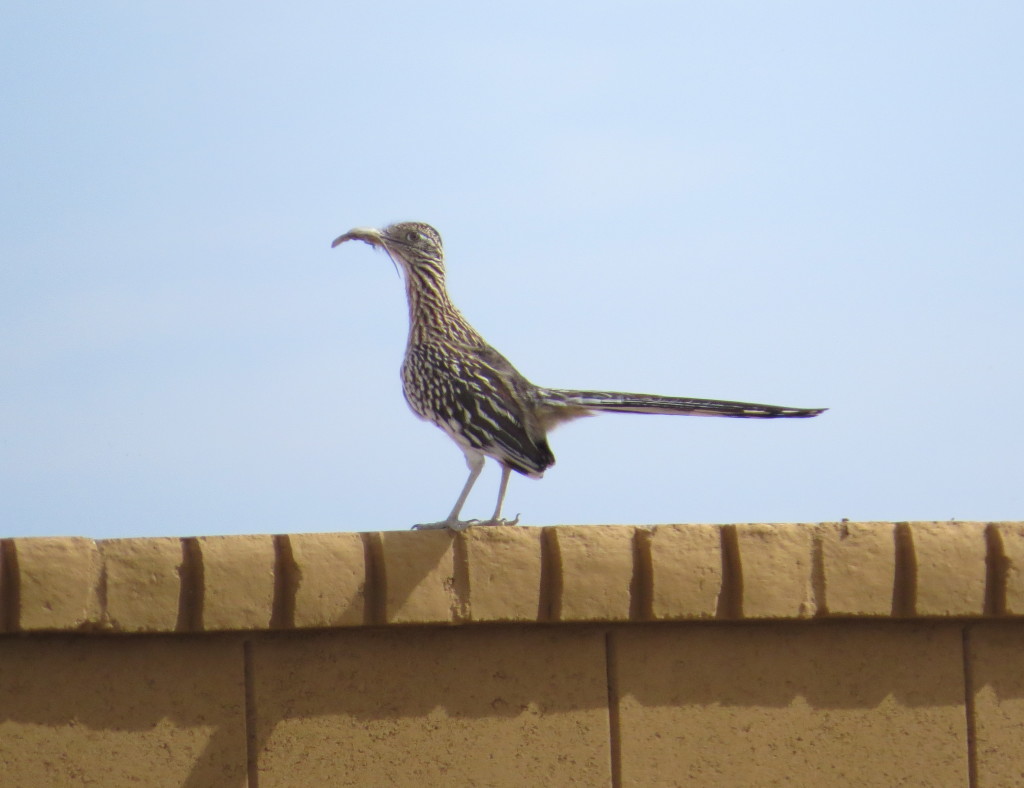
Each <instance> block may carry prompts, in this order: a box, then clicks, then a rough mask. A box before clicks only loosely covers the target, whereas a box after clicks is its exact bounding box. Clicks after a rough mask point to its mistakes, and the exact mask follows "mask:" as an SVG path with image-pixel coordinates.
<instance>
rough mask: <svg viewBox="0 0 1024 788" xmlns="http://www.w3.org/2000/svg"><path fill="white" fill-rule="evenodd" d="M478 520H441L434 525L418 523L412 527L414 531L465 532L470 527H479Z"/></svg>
mask: <svg viewBox="0 0 1024 788" xmlns="http://www.w3.org/2000/svg"><path fill="white" fill-rule="evenodd" d="M479 524H480V521H479V520H441V521H440V522H436V523H418V524H417V525H414V526H413V527H412V530H414V531H443V530H445V529H448V530H449V531H465V530H466V529H467V528H469V526H471V525H479Z"/></svg>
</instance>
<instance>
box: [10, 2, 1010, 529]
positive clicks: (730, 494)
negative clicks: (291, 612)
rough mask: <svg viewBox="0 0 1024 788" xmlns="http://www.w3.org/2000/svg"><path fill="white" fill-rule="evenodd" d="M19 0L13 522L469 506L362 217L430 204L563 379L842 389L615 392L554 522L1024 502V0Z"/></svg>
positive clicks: (453, 264) (1005, 508)
mask: <svg viewBox="0 0 1024 788" xmlns="http://www.w3.org/2000/svg"><path fill="white" fill-rule="evenodd" d="M4 17H5V18H4V24H3V25H2V26H0V61H2V63H0V65H2V68H0V100H2V105H3V107H4V109H3V116H2V121H0V169H2V172H3V175H4V177H3V182H4V186H3V188H2V189H0V200H2V206H0V208H2V210H0V217H2V218H0V222H2V233H0V259H2V265H0V368H2V369H3V374H2V376H0V430H2V434H0V523H2V524H0V535H2V536H16V535H57V534H82V535H86V536H94V537H116V536H145V535H157V534H167V535H178V534H180V535H188V534H208V533H244V532H297V531H329V530H385V529H400V528H407V527H408V526H409V525H411V524H412V523H415V522H421V521H425V520H436V519H440V518H442V517H443V516H445V515H446V514H447V512H448V510H449V509H450V508H451V504H452V503H453V501H454V499H455V497H456V494H457V493H458V491H459V489H460V488H461V485H462V483H463V481H464V478H465V473H466V471H465V466H464V464H463V459H462V456H461V453H460V452H459V451H458V449H457V448H456V447H455V446H454V444H452V443H451V442H450V441H449V440H448V439H447V438H446V437H445V436H444V435H443V434H442V433H441V432H440V431H438V430H436V429H435V428H433V427H431V426H429V425H427V424H424V423H421V422H418V421H417V420H415V419H414V418H413V416H412V415H411V414H410V413H409V412H408V410H407V408H406V406H405V403H404V401H403V399H402V394H401V389H400V383H399V378H398V369H399V365H400V363H401V357H402V351H403V347H404V342H405V333H406V312H405V303H404V293H403V288H402V285H401V282H400V281H399V280H398V279H397V278H396V276H395V273H394V270H393V269H392V267H391V265H390V264H389V263H388V261H387V259H386V258H385V257H384V256H383V255H381V254H377V253H375V252H374V251H373V250H371V249H370V248H369V247H365V246H362V245H346V246H343V247H341V248H339V249H335V250H331V249H330V242H331V240H332V239H333V238H334V237H335V236H337V235H339V234H340V233H342V232H344V231H345V230H348V229H349V228H351V227H353V226H357V225H377V226H380V225H384V224H387V223H390V222H392V221H398V220H412V219H415V220H422V221H427V222H430V223H431V224H433V225H434V226H436V227H437V228H438V229H439V230H440V232H441V233H442V235H443V236H444V238H445V244H446V250H447V253H448V268H449V285H450V290H451V293H452V296H453V298H454V300H455V301H456V303H457V304H458V305H459V306H460V307H461V309H462V311H463V313H464V314H465V315H466V316H467V317H468V318H469V319H470V320H471V321H472V322H473V323H474V324H475V325H476V326H477V328H478V329H479V330H480V331H481V333H483V334H484V336H485V337H487V338H488V339H489V341H491V342H492V343H493V344H494V345H495V346H496V347H498V348H499V349H500V350H501V351H502V352H503V353H504V354H505V355H507V356H508V357H509V358H510V359H511V360H512V361H513V363H515V364H516V365H517V366H518V367H519V368H520V370H521V371H522V372H523V373H524V374H526V375H527V377H529V378H530V379H532V380H533V381H535V382H537V383H539V384H541V385H546V386H553V387H558V386H561V387H568V388H602V389H620V390H626V391H643V392H651V393H660V394H677V395H687V396H704V397H717V398H724V399H742V400H750V401H758V402H768V403H773V404H782V405H792V406H811V407H829V408H831V410H830V411H829V412H828V413H827V414H825V415H824V416H822V417H820V418H818V419H813V420H799V421H789V420H781V421H745V420H728V419H686V418H673V417H653V416H615V415H604V416H600V417H598V418H594V419H588V420H584V421H580V422H575V423H573V424H570V425H568V426H565V427H563V428H562V429H560V430H558V431H556V432H555V433H554V434H553V435H552V438H551V443H552V447H553V449H554V451H555V454H556V456H557V458H558V463H557V464H556V465H555V466H554V467H553V468H552V469H551V470H549V471H548V473H547V474H546V476H545V478H544V479H543V480H541V481H532V480H528V479H525V478H523V477H520V476H518V475H516V476H515V477H514V478H513V480H512V484H511V487H510V490H509V494H508V498H507V503H506V512H507V513H508V514H509V515H514V514H515V513H517V512H521V513H522V522H523V523H525V524H531V525H547V524H560V523H656V522H743V521H821V520H835V519H839V518H843V517H848V518H850V519H855V520H873V519H874V520H904V519H938V520H947V519H951V518H957V519H980V520H989V519H1021V518H1024V475H1022V473H1021V471H1022V464H1024V460H1022V456H1024V455H1022V446H1024V408H1022V405H1021V398H1022V392H1024V372H1022V367H1024V365H1022V362H1021V357H1022V352H1021V345H1022V340H1024V309H1022V302H1024V219H1022V217H1024V145H1022V143H1021V140H1024V92H1022V91H1021V80H1022V78H1024V48H1022V47H1021V45H1020V31H1021V30H1022V29H1024V10H1022V6H1020V4H1017V3H1009V2H1004V3H985V2H981V3H965V2H961V3H933V4H928V5H927V6H925V5H922V4H917V3H861V4H847V5H844V6H840V5H839V4H820V3H811V2H805V3H801V2H781V3H668V2H665V3H633V4H613V3H600V2H599V3H591V4H588V5H587V6H586V10H582V9H581V8H580V7H579V6H578V5H577V4H559V3H545V4H537V3H519V4H513V5H512V6H508V5H506V6H502V7H492V6H491V5H490V4H470V3H457V4H446V3H441V4H431V5H426V4H413V3H388V2H383V3H373V4H362V5H360V6H358V7H356V6H353V5H350V4H339V3H326V2H324V3H296V4H289V5H288V6H287V7H285V6H280V7H265V6H261V5H256V6H254V5H252V4H242V3H219V4H198V3H174V4H155V3H132V4H129V3H103V2H98V3H89V4H62V5H59V6H56V5H51V4H39V3H27V2H14V3H7V4H5V10H4ZM489 465H490V467H489V468H488V469H487V471H486V472H485V474H484V476H483V477H481V480H480V482H479V483H478V486H477V489H476V490H475V491H474V494H473V496H472V497H471V498H470V501H469V503H468V505H467V507H466V510H465V512H464V514H465V515H467V516H485V515H487V514H489V513H490V511H491V509H492V507H493V497H494V494H495V489H496V485H497V478H498V473H497V469H496V468H495V467H494V466H493V464H489Z"/></svg>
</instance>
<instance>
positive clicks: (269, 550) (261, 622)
mask: <svg viewBox="0 0 1024 788" xmlns="http://www.w3.org/2000/svg"><path fill="white" fill-rule="evenodd" d="M1021 577H1024V524H1021V523H847V522H843V523H818V524H735V525H664V526H646V527H639V526H561V527H552V528H542V529H540V528H523V527H515V528H513V527H501V528H474V529H470V530H469V531H467V532H464V533H461V534H450V533H446V532H380V533H363V534H353V533H334V534H292V535H277V536H272V535H253V536H227V537H197V538H190V539H125V540H108V541H101V542H94V541H92V540H88V539H82V538H74V537H67V538H40V539H7V540H2V541H0V786H33V787H34V786H78V785H82V786H87V785H88V786H91V785H95V786H121V785H125V786H129V785H133V786H134V785H155V786H162V785H166V786H193V787H194V786H211V788H212V787H215V786H249V788H267V787H268V786H308V785H316V786H335V785H336V786H375V785H399V786H402V785H415V786H431V785H444V786H462V785H466V786H469V785H480V786H484V785H493V786H504V785H509V786H523V785H585V786H627V785H628V786H660V785H664V786H672V785H687V786H703V785H707V786H762V785H764V786H771V785H780V786H781V785H790V786H821V785H830V786H831V785H836V786H842V785H851V786H897V785H899V786H910V785H914V786H1019V785H1024V618H1022V617H1021V616H1022V614H1024V581H1021Z"/></svg>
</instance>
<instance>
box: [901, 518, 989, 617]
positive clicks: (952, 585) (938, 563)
mask: <svg viewBox="0 0 1024 788" xmlns="http://www.w3.org/2000/svg"><path fill="white" fill-rule="evenodd" d="M909 528H910V538H911V541H912V542H913V545H914V561H915V565H916V567H917V588H916V597H915V598H916V604H915V612H916V613H917V614H918V615H919V616H962V615H968V616H970V615H974V616H980V615H982V614H983V613H984V612H985V579H986V574H987V570H986V562H985V557H986V554H987V542H986V539H985V524H984V523H910V524H909Z"/></svg>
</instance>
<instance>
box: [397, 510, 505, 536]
mask: <svg viewBox="0 0 1024 788" xmlns="http://www.w3.org/2000/svg"><path fill="white" fill-rule="evenodd" d="M519 517H520V515H518V514H517V515H516V516H515V519H514V520H505V519H502V518H499V519H493V518H492V519H490V520H441V521H440V522H436V523H418V524H416V525H414V526H413V527H412V530H413V531H442V530H444V529H448V530H449V531H455V532H459V531H465V530H466V529H467V528H469V527H470V526H473V525H479V526H484V527H486V526H492V525H508V526H512V525H519Z"/></svg>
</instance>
